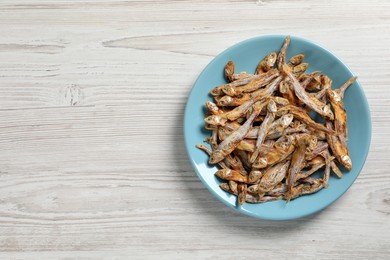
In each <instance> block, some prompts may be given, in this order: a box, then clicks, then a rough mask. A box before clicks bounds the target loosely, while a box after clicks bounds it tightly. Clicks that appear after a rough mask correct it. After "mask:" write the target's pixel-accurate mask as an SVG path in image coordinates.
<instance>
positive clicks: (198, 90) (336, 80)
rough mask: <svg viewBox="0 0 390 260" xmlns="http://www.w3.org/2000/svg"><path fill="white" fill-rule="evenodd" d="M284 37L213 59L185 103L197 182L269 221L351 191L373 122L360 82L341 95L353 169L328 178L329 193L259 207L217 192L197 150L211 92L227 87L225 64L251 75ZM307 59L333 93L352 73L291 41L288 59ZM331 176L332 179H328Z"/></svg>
mask: <svg viewBox="0 0 390 260" xmlns="http://www.w3.org/2000/svg"><path fill="white" fill-rule="evenodd" d="M284 38H285V36H284V35H267V36H259V37H255V38H252V39H249V40H246V41H243V42H240V43H238V44H236V45H234V46H232V47H230V48H228V49H227V50H225V51H224V52H222V53H221V54H219V55H218V56H217V57H215V59H213V60H212V61H211V62H210V63H209V64H208V65H207V67H206V68H205V69H204V70H203V72H202V73H201V74H200V76H199V78H198V80H197V81H196V83H195V85H194V87H193V88H192V91H191V93H190V96H189V98H188V101H187V106H186V110H185V115H184V139H185V144H186V147H187V152H188V155H189V158H190V161H191V163H192V166H193V167H194V169H195V171H196V173H197V175H198V177H199V179H200V180H201V181H202V183H203V184H204V185H205V186H206V187H207V188H208V190H209V191H210V192H211V193H212V194H213V195H214V196H215V197H217V198H218V199H219V200H220V201H222V202H223V203H224V204H225V205H227V206H229V207H230V208H232V209H234V210H236V211H238V212H241V213H243V214H246V215H249V216H252V217H257V218H262V219H272V220H287V219H294V218H300V217H304V216H307V215H310V214H313V213H315V212H318V211H320V210H322V209H324V208H325V207H327V206H329V205H330V204H331V203H333V202H334V201H335V200H337V199H338V198H339V197H340V196H341V195H343V194H344V192H346V191H347V189H348V188H349V187H350V186H351V185H352V183H353V182H354V181H355V179H356V178H357V176H358V175H359V173H360V171H361V169H362V167H363V165H364V162H365V160H366V157H367V154H368V150H369V146H370V141H371V118H370V111H369V107H368V103H367V99H366V97H365V95H364V92H363V89H362V87H361V85H360V84H359V82H358V81H356V82H355V83H354V84H353V86H351V87H349V88H348V89H347V91H346V93H345V99H344V105H345V108H346V110H347V115H348V119H347V125H348V138H349V140H348V147H349V150H350V153H351V158H352V162H353V169H352V171H350V172H347V171H345V170H344V172H343V173H344V175H343V178H342V179H337V177H334V176H331V178H330V181H329V187H328V188H327V189H322V190H321V191H319V192H317V193H315V194H311V195H307V196H302V197H300V198H297V199H295V200H292V201H290V202H289V203H288V204H286V202H285V201H284V200H279V201H273V202H267V203H263V204H249V203H246V204H244V205H243V206H236V197H235V196H233V195H230V194H228V193H226V192H225V191H223V190H221V189H220V188H219V184H220V180H219V179H218V178H217V177H215V175H214V173H215V172H216V171H217V167H216V166H214V165H209V164H208V163H207V160H208V156H207V155H206V154H205V153H204V152H203V151H200V150H199V149H197V148H196V147H195V145H196V144H198V143H203V139H204V138H206V137H208V136H210V132H209V131H207V130H204V128H203V127H204V121H203V119H204V111H205V106H204V104H205V102H206V101H207V100H210V101H211V100H212V98H211V97H210V96H209V94H208V93H209V91H210V90H211V89H213V88H214V87H216V86H218V85H221V84H224V83H226V81H225V79H224V75H223V69H224V66H225V64H226V63H227V62H228V61H229V60H232V61H234V63H235V71H236V72H240V71H247V72H248V73H253V72H254V70H255V69H256V66H257V64H258V63H259V61H260V60H261V59H262V58H263V57H264V56H265V55H267V54H268V53H270V52H272V51H276V52H278V51H279V49H280V46H281V45H282V43H283V40H284ZM298 53H303V54H305V62H308V63H309V68H308V70H307V71H308V72H310V71H321V72H322V73H325V74H326V75H328V76H329V77H330V78H331V79H332V80H333V87H334V88H338V87H339V86H341V85H342V84H343V83H344V82H345V81H347V80H348V79H349V78H350V77H351V76H352V75H353V73H352V72H351V71H350V70H349V69H348V67H347V66H346V65H345V64H344V63H343V62H342V61H341V60H340V59H339V58H337V57H336V56H335V55H334V54H332V53H331V52H330V51H328V50H326V49H324V48H322V47H320V46H318V45H317V44H315V43H312V42H311V41H308V40H306V39H302V38H299V37H291V43H290V46H289V48H288V52H287V58H288V59H289V58H290V57H292V56H294V55H296V54H298ZM332 175H333V174H332Z"/></svg>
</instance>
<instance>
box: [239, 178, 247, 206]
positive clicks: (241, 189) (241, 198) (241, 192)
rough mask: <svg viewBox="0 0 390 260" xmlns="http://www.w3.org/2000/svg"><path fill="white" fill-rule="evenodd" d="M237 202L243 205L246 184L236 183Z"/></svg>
mask: <svg viewBox="0 0 390 260" xmlns="http://www.w3.org/2000/svg"><path fill="white" fill-rule="evenodd" d="M237 191H238V203H239V204H240V205H243V204H244V203H245V199H246V195H247V185H246V184H243V183H239V184H238V188H237Z"/></svg>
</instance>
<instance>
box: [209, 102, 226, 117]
mask: <svg viewBox="0 0 390 260" xmlns="http://www.w3.org/2000/svg"><path fill="white" fill-rule="evenodd" d="M206 107H207V108H208V110H209V111H210V112H211V114H213V115H222V114H223V111H222V110H221V109H219V108H218V106H217V105H216V104H215V103H213V102H211V101H207V102H206Z"/></svg>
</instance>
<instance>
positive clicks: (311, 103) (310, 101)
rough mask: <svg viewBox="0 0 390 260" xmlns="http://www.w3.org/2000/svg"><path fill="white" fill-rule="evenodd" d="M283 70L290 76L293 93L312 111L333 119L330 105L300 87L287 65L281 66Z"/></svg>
mask: <svg viewBox="0 0 390 260" xmlns="http://www.w3.org/2000/svg"><path fill="white" fill-rule="evenodd" d="M283 69H284V72H285V73H286V75H287V76H288V77H289V78H290V80H291V83H292V86H293V88H294V93H295V95H296V96H297V97H298V98H299V100H301V101H302V102H303V103H305V104H306V105H307V106H308V107H309V108H311V109H313V111H315V112H317V113H318V114H320V115H321V116H323V117H325V118H328V119H331V120H333V119H334V115H333V112H332V110H331V109H330V107H329V106H328V105H326V104H324V103H322V102H321V101H319V100H318V99H316V98H315V97H313V96H311V95H309V94H308V93H307V92H306V91H305V89H304V88H302V86H301V84H300V83H299V81H298V80H297V78H296V77H295V76H294V74H293V73H292V72H291V70H290V68H289V67H288V66H283Z"/></svg>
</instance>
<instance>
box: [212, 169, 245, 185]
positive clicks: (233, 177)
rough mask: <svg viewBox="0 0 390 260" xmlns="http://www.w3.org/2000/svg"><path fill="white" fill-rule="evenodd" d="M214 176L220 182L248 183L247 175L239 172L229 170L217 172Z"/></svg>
mask: <svg viewBox="0 0 390 260" xmlns="http://www.w3.org/2000/svg"><path fill="white" fill-rule="evenodd" d="M215 175H216V176H217V177H218V178H221V179H222V180H227V181H236V182H243V183H247V182H248V175H242V174H241V173H240V172H238V171H235V170H231V169H222V170H218V171H217V172H216V173H215Z"/></svg>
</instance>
